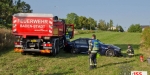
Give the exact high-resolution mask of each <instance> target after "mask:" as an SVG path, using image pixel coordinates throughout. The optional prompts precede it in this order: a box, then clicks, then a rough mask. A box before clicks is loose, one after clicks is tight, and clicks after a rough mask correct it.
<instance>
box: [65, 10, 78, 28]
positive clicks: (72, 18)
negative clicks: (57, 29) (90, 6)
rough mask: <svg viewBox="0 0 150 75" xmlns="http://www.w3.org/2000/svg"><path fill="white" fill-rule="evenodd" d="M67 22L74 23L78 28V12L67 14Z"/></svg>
mask: <svg viewBox="0 0 150 75" xmlns="http://www.w3.org/2000/svg"><path fill="white" fill-rule="evenodd" d="M66 23H67V24H74V26H75V28H78V15H77V14H76V13H69V14H67V19H66Z"/></svg>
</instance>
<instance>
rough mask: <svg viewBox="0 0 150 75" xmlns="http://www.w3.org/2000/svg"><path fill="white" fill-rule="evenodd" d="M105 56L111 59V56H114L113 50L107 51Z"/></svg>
mask: <svg viewBox="0 0 150 75" xmlns="http://www.w3.org/2000/svg"><path fill="white" fill-rule="evenodd" d="M105 55H106V56H109V57H113V56H115V53H114V51H113V50H111V49H108V50H107V51H106V53H105Z"/></svg>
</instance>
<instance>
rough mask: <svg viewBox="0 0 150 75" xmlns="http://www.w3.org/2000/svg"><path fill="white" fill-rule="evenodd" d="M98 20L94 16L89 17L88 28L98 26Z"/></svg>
mask: <svg viewBox="0 0 150 75" xmlns="http://www.w3.org/2000/svg"><path fill="white" fill-rule="evenodd" d="M96 23H97V22H96V21H95V20H94V19H93V18H91V17H89V18H88V26H87V29H90V30H91V29H92V30H93V29H95V27H96Z"/></svg>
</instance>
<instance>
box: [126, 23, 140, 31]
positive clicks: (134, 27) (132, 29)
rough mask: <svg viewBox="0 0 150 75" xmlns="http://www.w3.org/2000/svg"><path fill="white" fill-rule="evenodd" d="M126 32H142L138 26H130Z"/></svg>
mask: <svg viewBox="0 0 150 75" xmlns="http://www.w3.org/2000/svg"><path fill="white" fill-rule="evenodd" d="M128 32H138V33H141V32H142V28H141V27H140V24H132V25H131V26H130V27H129V28H128Z"/></svg>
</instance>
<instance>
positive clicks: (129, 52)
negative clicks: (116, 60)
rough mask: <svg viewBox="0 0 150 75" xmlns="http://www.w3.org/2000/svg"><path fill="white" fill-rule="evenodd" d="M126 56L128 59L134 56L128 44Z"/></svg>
mask: <svg viewBox="0 0 150 75" xmlns="http://www.w3.org/2000/svg"><path fill="white" fill-rule="evenodd" d="M127 54H128V56H129V57H132V56H133V55H134V50H133V48H132V46H131V45H130V44H128V49H127Z"/></svg>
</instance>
